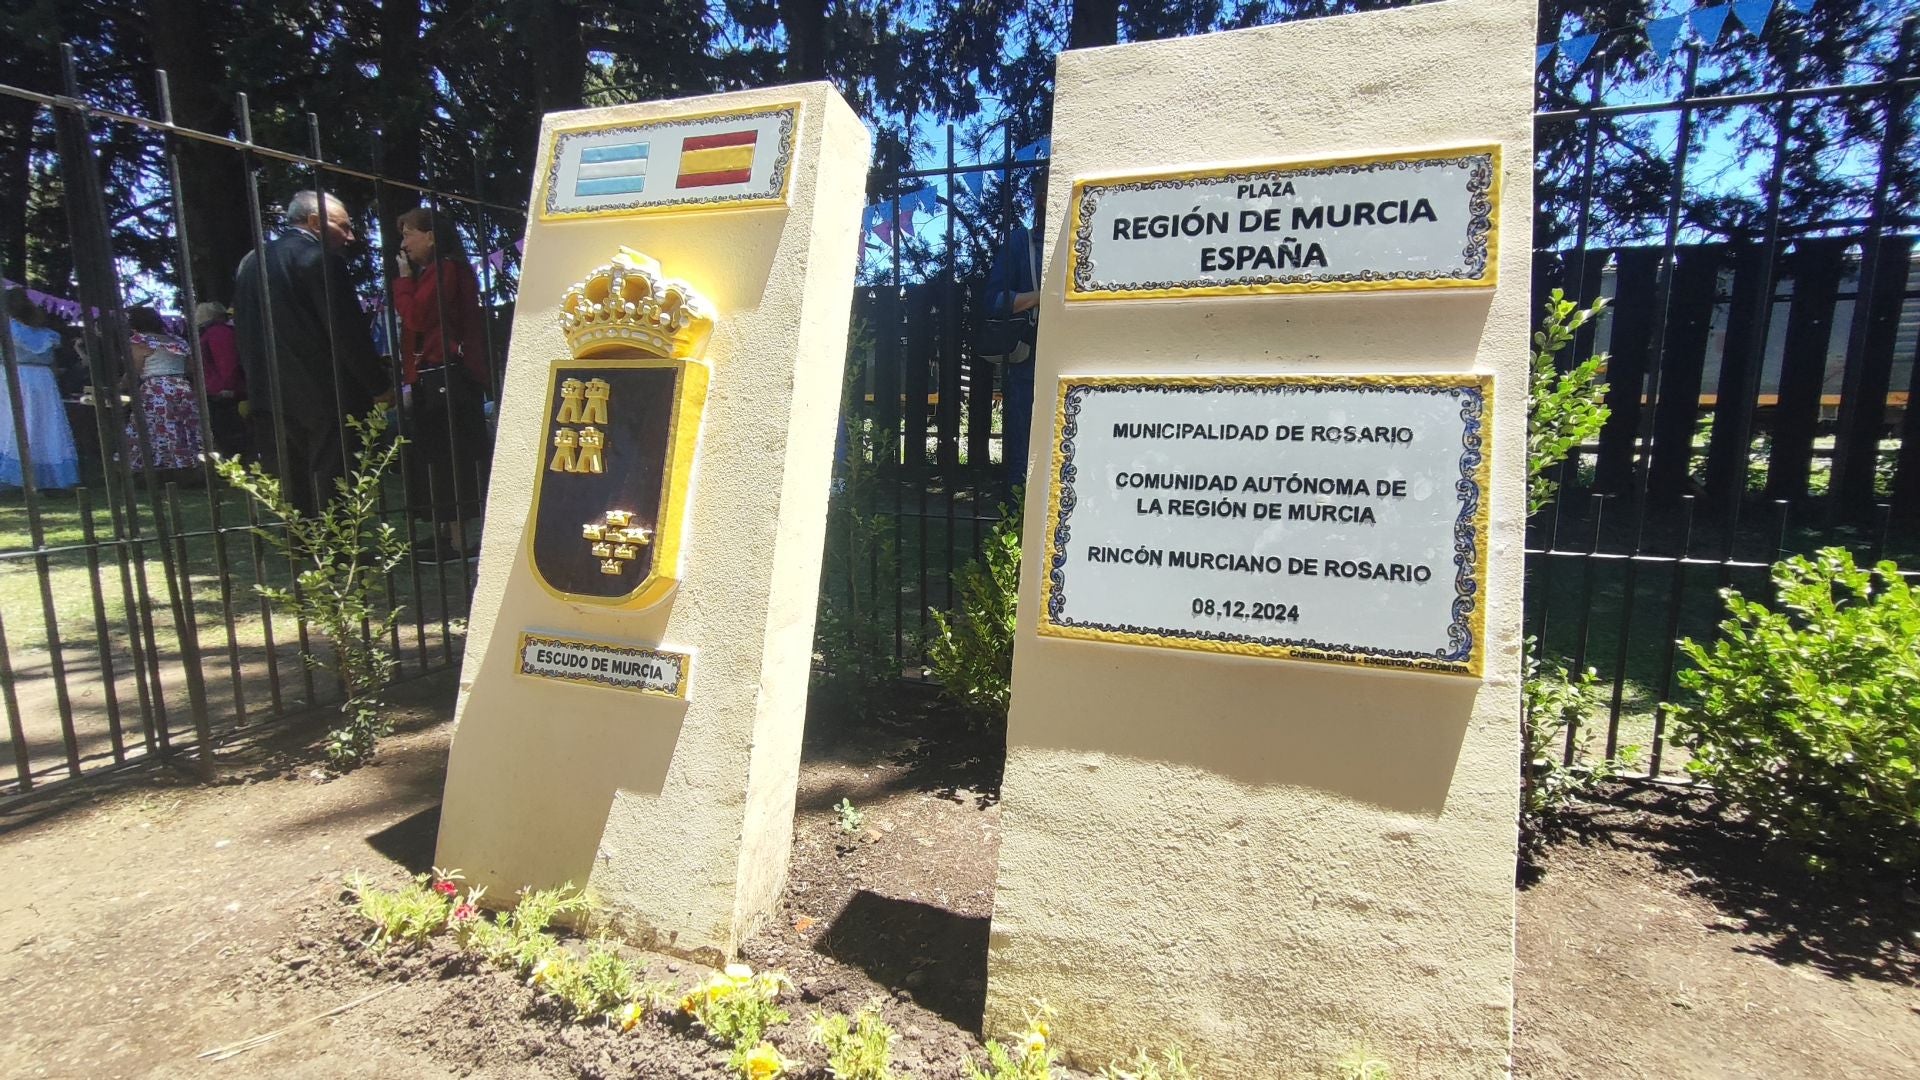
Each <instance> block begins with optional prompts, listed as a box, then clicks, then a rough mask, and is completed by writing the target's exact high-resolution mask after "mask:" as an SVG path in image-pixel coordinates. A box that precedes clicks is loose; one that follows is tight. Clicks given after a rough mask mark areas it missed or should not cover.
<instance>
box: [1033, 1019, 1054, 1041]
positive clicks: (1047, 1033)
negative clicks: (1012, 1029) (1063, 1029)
mask: <svg viewBox="0 0 1920 1080" xmlns="http://www.w3.org/2000/svg"><path fill="white" fill-rule="evenodd" d="M1033 1030H1035V1031H1037V1032H1039V1033H1040V1037H1041V1038H1043V1039H1048V1038H1052V1037H1053V1030H1052V1029H1051V1028H1049V1027H1047V1022H1046V1021H1045V1020H1035V1021H1034V1022H1033Z"/></svg>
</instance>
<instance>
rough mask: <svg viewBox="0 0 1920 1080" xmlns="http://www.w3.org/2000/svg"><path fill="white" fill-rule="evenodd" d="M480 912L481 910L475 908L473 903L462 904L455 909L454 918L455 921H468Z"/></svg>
mask: <svg viewBox="0 0 1920 1080" xmlns="http://www.w3.org/2000/svg"><path fill="white" fill-rule="evenodd" d="M478 914H479V912H477V911H475V910H473V905H472V904H461V905H460V906H459V907H456V908H454V909H453V915H452V919H453V921H454V922H466V921H467V920H468V919H471V918H473V917H474V916H475V915H478Z"/></svg>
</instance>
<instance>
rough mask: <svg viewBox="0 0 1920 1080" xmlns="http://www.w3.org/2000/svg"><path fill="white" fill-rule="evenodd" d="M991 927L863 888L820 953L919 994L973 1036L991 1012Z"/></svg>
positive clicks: (924, 1003) (986, 922)
mask: <svg viewBox="0 0 1920 1080" xmlns="http://www.w3.org/2000/svg"><path fill="white" fill-rule="evenodd" d="M988 927H989V920H987V919H985V918H980V917H975V916H968V915H960V914H957V913H955V912H952V911H948V910H947V909H946V908H941V907H934V906H932V905H931V904H922V903H917V902H915V901H912V900H896V899H892V898H890V897H885V896H881V895H879V894H877V893H872V892H868V891H867V890H865V889H862V890H860V891H858V892H856V893H854V894H853V899H852V900H851V901H849V902H848V903H847V906H846V908H845V909H844V910H842V911H841V913H840V916H839V918H836V919H835V920H833V923H832V924H831V925H830V926H828V927H827V932H826V933H824V934H822V935H821V936H820V939H819V940H818V941H817V942H815V944H814V951H815V952H818V953H820V954H821V955H822V956H826V957H830V958H832V959H834V960H837V961H839V962H840V963H843V964H847V965H849V966H852V967H857V968H859V969H860V970H862V971H864V972H866V973H867V975H868V977H869V978H871V979H873V981H874V982H877V983H879V984H880V985H881V986H885V987H888V988H891V989H904V990H908V991H910V992H912V994H913V996H914V1000H916V1001H918V1002H919V1003H920V1004H921V1005H922V1006H924V1007H925V1008H926V1009H928V1010H929V1011H931V1012H934V1013H937V1014H939V1015H940V1016H941V1017H943V1018H945V1019H946V1020H948V1021H949V1022H951V1023H953V1024H955V1025H957V1026H959V1027H962V1028H965V1029H967V1030H970V1031H972V1030H978V1029H979V1027H980V1017H981V1014H982V1013H983V1012H985V1011H986V1007H987V993H986V987H987V984H986V980H985V979H984V978H983V977H982V976H983V975H984V974H985V972H986V970H987V931H988Z"/></svg>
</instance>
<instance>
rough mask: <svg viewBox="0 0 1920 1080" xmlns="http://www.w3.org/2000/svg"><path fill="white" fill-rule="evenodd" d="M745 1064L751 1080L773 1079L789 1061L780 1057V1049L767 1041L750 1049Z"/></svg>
mask: <svg viewBox="0 0 1920 1080" xmlns="http://www.w3.org/2000/svg"><path fill="white" fill-rule="evenodd" d="M745 1064H746V1072H747V1076H748V1078H749V1080H772V1078H773V1077H776V1076H779V1075H780V1074H781V1072H782V1071H783V1070H785V1069H786V1067H787V1063H786V1062H785V1061H783V1060H781V1058H780V1051H778V1050H775V1049H774V1048H773V1044H772V1043H767V1042H763V1043H761V1044H760V1045H759V1046H756V1047H754V1048H753V1049H752V1050H751V1051H749V1052H748V1054H747V1059H746V1063H745Z"/></svg>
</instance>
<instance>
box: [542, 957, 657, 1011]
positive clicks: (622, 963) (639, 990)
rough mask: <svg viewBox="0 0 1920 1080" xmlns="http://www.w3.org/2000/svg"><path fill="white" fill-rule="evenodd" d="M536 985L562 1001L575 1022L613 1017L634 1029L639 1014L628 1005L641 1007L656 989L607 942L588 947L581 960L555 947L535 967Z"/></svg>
mask: <svg viewBox="0 0 1920 1080" xmlns="http://www.w3.org/2000/svg"><path fill="white" fill-rule="evenodd" d="M533 981H534V985H536V986H538V987H540V988H541V989H543V990H545V991H546V992H547V993H549V994H552V995H553V996H555V997H557V998H559V999H560V1000H561V1002H563V1003H564V1004H565V1005H566V1006H567V1008H568V1010H569V1011H571V1012H572V1013H573V1018H574V1019H576V1020H582V1021H585V1020H598V1019H600V1018H601V1017H608V1018H613V1019H615V1020H616V1022H624V1024H623V1026H627V1027H631V1026H632V1024H631V1022H625V1021H629V1020H637V1019H638V1016H639V1011H636V1010H628V1009H626V1008H625V1007H626V1006H628V1005H634V1004H642V1005H643V1008H644V1001H645V999H647V998H648V997H650V996H652V993H653V989H654V988H652V987H650V986H647V985H646V984H643V983H642V982H641V981H640V980H639V979H638V978H637V977H636V976H635V975H634V971H633V965H631V964H629V963H628V962H627V961H626V960H625V959H623V958H622V957H621V956H620V954H619V953H618V952H616V951H615V950H614V948H613V946H612V945H611V944H609V943H607V942H606V941H596V942H594V943H593V944H591V945H589V946H587V955H586V958H585V959H584V960H583V959H580V958H578V957H576V956H574V955H573V954H572V953H571V952H568V951H567V950H566V949H565V948H561V947H555V948H554V949H553V950H552V951H550V952H549V953H548V954H547V956H546V958H545V959H543V960H541V961H539V962H538V963H537V964H535V965H534V968H533Z"/></svg>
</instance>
